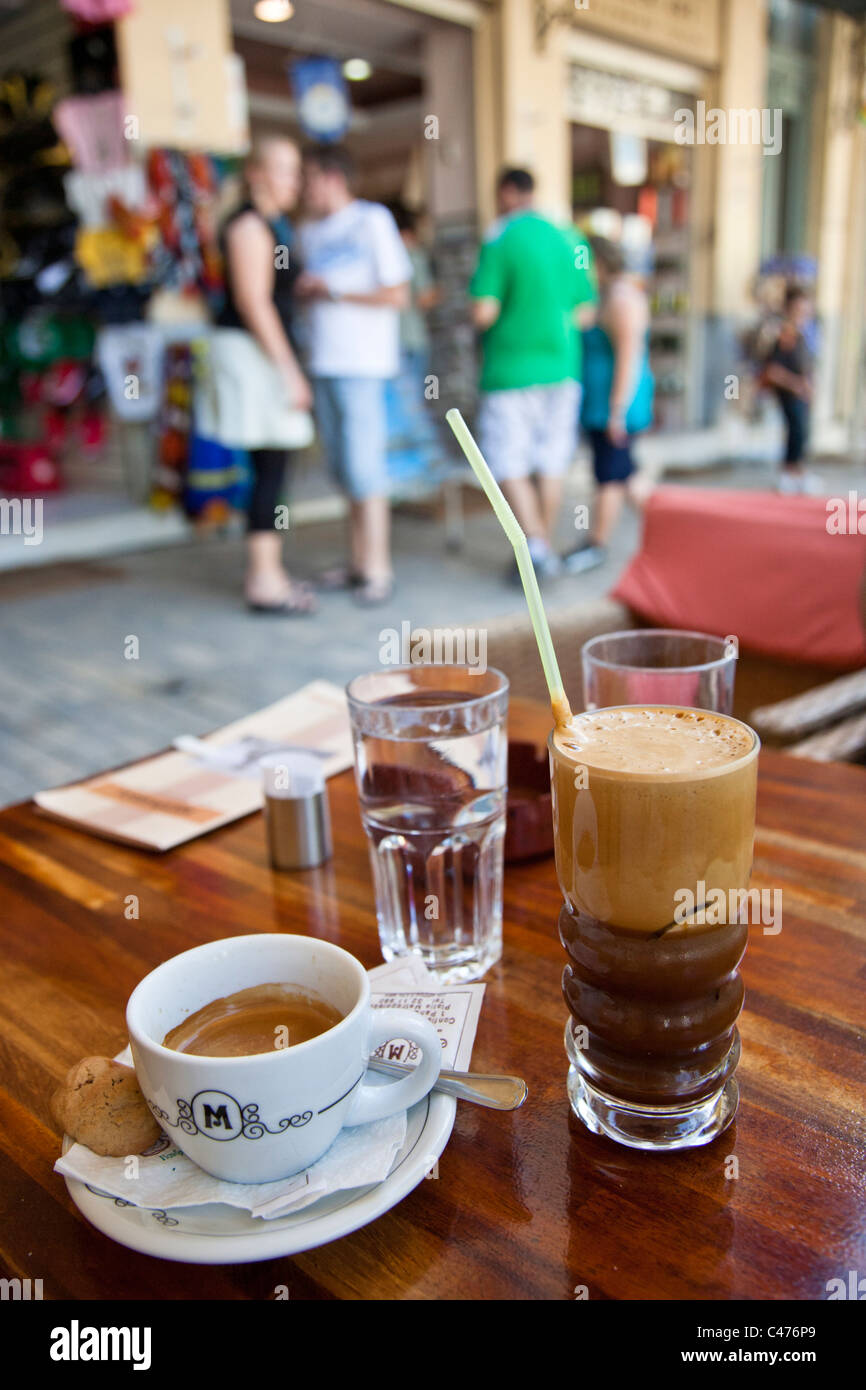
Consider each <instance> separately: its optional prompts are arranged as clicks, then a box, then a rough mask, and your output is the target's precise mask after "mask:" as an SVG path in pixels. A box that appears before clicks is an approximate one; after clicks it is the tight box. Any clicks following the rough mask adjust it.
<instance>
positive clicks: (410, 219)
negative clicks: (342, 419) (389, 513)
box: [386, 202, 442, 484]
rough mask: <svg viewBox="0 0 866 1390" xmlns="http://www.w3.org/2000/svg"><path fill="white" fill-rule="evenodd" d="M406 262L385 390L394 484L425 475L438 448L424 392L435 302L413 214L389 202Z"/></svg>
mask: <svg viewBox="0 0 866 1390" xmlns="http://www.w3.org/2000/svg"><path fill="white" fill-rule="evenodd" d="M389 208H390V211H391V213H392V214H393V217H394V221H395V222H396V224H397V230H398V231H399V233H400V238H401V240H402V242H403V245H404V246H405V248H406V254H407V255H408V257H409V260H410V262H411V264H412V279H411V281H410V283H409V303H408V305H407V306H406V308H405V309H402V310H401V311H400V368H399V371H398V373H397V376H396V377H395V378H394V379H393V381H389V382H388V383H387V386H386V398H387V407H388V471H389V475H390V477H391V479H392V481H393V482H394V483H398V484H399V483H406V482H411V481H412V480H413V479H419V478H423V477H424V476H425V475H429V472H430V469H431V467H432V466H433V465H434V464H435V462H436V460H437V459H438V458H439V457H440V456H441V453H442V450H441V446H440V443H439V439H438V436H437V432H436V425H435V422H434V418H433V415H432V413H431V411H430V408H429V407H428V405H427V403H426V398H425V391H426V387H427V376H428V373H429V371H430V331H429V329H428V327H427V314H428V312H429V310H430V309H432V308H434V306H435V305H436V304H438V303H439V300H440V292H439V289H438V288H437V286H436V283H435V280H434V276H433V266H432V264H431V261H430V256H429V255H428V253H427V249H426V247H425V246H424V243H423V242H422V240H421V237H420V235H419V226H418V224H419V215H418V213H416V212H413V211H412V209H411V208H409V207H407V206H406V204H405V203H402V202H395V203H391V204H389Z"/></svg>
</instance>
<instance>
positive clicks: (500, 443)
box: [478, 381, 580, 483]
mask: <svg viewBox="0 0 866 1390" xmlns="http://www.w3.org/2000/svg"><path fill="white" fill-rule="evenodd" d="M579 407H580V385H579V383H578V382H576V381H559V382H557V383H556V384H555V385H554V386H521V387H517V388H515V389H514V390H511V391H483V392H482V393H481V405H480V409H479V412H478V433H479V444H480V446H481V452H482V454H483V455H484V457H485V458H486V459H487V462H488V463H489V464H490V471H491V472H492V474H493V476H494V478H496V480H497V482H500V483H501V482H507V481H508V480H509V479H511V478H528V477H529V476H530V475H531V474H533V473H536V474H541V475H542V476H543V477H545V478H560V477H562V475H563V474H564V473H565V472H566V471H567V470H568V467H569V465H570V463H571V461H572V459H573V458H574V454H575V450H576V448H577V418H578V411H579Z"/></svg>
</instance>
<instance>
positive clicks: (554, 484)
mask: <svg viewBox="0 0 866 1390" xmlns="http://www.w3.org/2000/svg"><path fill="white" fill-rule="evenodd" d="M533 397H534V399H533V422H532V423H533V431H532V455H533V464H534V468H535V472H536V474H537V477H538V494H539V500H540V508H539V510H540V516H541V522H542V526H543V528H544V529H543V535H544V539H545V540H546V541H547V543H548V545H551V544H552V542H553V535H554V531H555V529H556V523H557V521H558V519H559V511H560V507H561V506H562V492H563V480H564V478H565V475H566V474H567V472H568V470H569V468H570V467H571V463H572V460H573V458H574V453H575V450H576V448H577V416H578V407H579V403H580V387H579V386H578V384H577V382H576V381H560V382H557V383H556V384H555V385H553V386H539V387H537V388H536V390H535V391H534V393H533Z"/></svg>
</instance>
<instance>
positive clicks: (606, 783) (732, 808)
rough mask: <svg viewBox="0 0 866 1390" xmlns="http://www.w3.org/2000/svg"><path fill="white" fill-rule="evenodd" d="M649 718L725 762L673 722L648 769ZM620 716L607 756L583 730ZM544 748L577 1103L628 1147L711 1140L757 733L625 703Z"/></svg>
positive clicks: (727, 1112)
mask: <svg viewBox="0 0 866 1390" xmlns="http://www.w3.org/2000/svg"><path fill="white" fill-rule="evenodd" d="M648 712H649V714H651V715H652V716H653V717H659V718H661V719H664V718H666V717H668V716H669V717H670V721H671V723H672V725H673V729H674V731H675V734H674V736H675V737H676V738H679V737H680V735H679V733H677V732H676V731H677V730H679V729H680V725H679V721H680V720H683V721H685V723H689V722H690V721H696V722H697V723H699V724H701V725H702V726H703V728H704V730H705V731H706V739H707V741H708V744H712V743H713V742H714V741H715V740H720V741H721V742H722V743H724V742H726V741H727V743H728V744H729V746H730V747H731V748H732V750H733V751H732V753H731V756H730V758H729V759H727V760H725V759H723V760H720V761H715V762H714V761H713V758H712V756H710V757H709V758H706V757H705V756H703V757H702V756H698V754H699V753H700V752H701V750H700V748H699V747H697V748H696V747H695V745H694V742H693V741H690V740H689V739H687V738H685V736H684V734H685V729H684V726H683V742H682V746H681V747H679V748H676V747H672V748H671V751H672V753H674V754H680V755H681V756H674V757H672V758H671V765H670V766H666V767H664V768H660V767H658V766H657V765H655V764H652V765H651V764H650V762H648V761H647V756H646V751H647V744H646V741H645V739H646V715H647V713H648ZM617 717H618V718H619V721H620V724H621V727H620V729H619V751H620V753H621V754H622V757H621V759H620V760H619V761H614V762H610V761H606V760H605V758H604V756H603V755H599V754H598V753H597V752H594V749H593V746H592V743H591V739H590V738H589V737H587V738H581V723H582V721H587V722H589V723H590V724H591V723H592V722H593V721H594V720H601V719H605V718H607V719H612V718H617ZM548 747H549V750H550V765H551V783H552V792H553V825H554V839H555V846H556V868H557V875H558V878H559V885H560V888H561V890H562V894H563V897H564V898H565V906H564V907H563V908H562V911H561V913H560V918H559V935H560V940H561V941H562V944H563V946H564V947H565V949H566V952H567V955H568V964H567V965H566V967H565V971H564V973H563V980H562V988H563V995H564V997H565V1002H566V1004H567V1005H568V1008H569V1011H570V1014H571V1017H570V1018H569V1021H568V1024H567V1025H566V1030H565V1049H566V1053H567V1055H568V1059H569V1062H570V1067H569V1073H568V1094H569V1099H570V1101H571V1106H572V1109H573V1110H574V1113H575V1114H576V1115H577V1116H578V1118H579V1119H580V1120H582V1121H583V1123H584V1124H585V1125H586V1127H587V1128H588V1129H590V1130H592V1132H593V1133H596V1134H605V1135H607V1136H608V1137H609V1138H611V1139H614V1140H616V1141H617V1142H618V1143H620V1144H625V1145H626V1146H628V1147H630V1148H641V1149H680V1148H690V1147H693V1146H695V1145H698V1144H706V1143H708V1142H709V1141H710V1140H711V1139H714V1138H715V1137H716V1135H718V1134H721V1133H722V1131H723V1130H724V1129H725V1128H726V1127H727V1126H728V1125H729V1124H730V1122H731V1120H732V1119H733V1117H734V1115H735V1113H736V1109H737V1102H738V1090H737V1082H736V1078H735V1075H734V1073H735V1071H736V1067H737V1063H738V1061H739V1057H740V1040H739V1035H738V1033H737V1027H736V1023H737V1018H738V1015H739V1013H740V1009H741V1007H742V1003H743V985H742V981H741V979H740V975H739V969H738V967H739V964H740V960H741V958H742V956H743V952H744V951H745V949H746V941H747V938H748V913H749V911H751V908H752V900H751V897H750V895H749V892H748V885H749V876H750V873H751V867H752V844H753V837H754V826H755V789H756V779H757V755H758V749H759V747H760V743H759V740H758V736H757V734H755V732H754V730H752V729H750V728H749V727H748V726H747V725H745V724H742V723H740V721H739V720H734V719H729V718H727V717H725V716H721V715H717V714H714V713H711V712H708V711H704V710H685V709H679V710H678V709H665V708H664V707H656V708H655V709H653V708H650V709H649V711H648V709H647V707H643V709H641V708H637V709H635V708H633V707H632V708H626V709H620V710H617V709H606V710H604V711H601V712H600V713H599V714H597V715H593V714H592V713H585V714H583V715H577V716H576V717H575V718H574V719H573V720H572V721H571V724H570V726H569V729H568V731H567V732H566V733H564V734H563V733H561V732H560V730H556V731H555V732H554V733H553V734H551V736H550V740H549V743H548ZM690 750H691V751H690ZM684 890H685V891H684ZM720 903H721V904H722V905H723V906H722V908H721V909H720V907H719V904H720ZM708 904H712V907H709V906H708Z"/></svg>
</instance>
